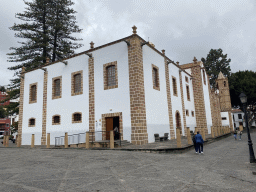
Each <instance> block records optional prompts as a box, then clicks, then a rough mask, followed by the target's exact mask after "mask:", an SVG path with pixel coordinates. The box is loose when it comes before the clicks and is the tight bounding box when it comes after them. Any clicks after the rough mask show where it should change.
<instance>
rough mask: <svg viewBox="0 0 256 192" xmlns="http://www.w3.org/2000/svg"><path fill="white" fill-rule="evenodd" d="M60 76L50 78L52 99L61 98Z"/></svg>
mask: <svg viewBox="0 0 256 192" xmlns="http://www.w3.org/2000/svg"><path fill="white" fill-rule="evenodd" d="M61 92H62V76H59V77H54V78H52V99H59V98H61Z"/></svg>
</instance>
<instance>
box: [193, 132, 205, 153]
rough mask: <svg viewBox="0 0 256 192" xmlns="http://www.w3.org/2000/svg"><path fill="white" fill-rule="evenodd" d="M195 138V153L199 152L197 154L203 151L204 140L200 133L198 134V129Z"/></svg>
mask: <svg viewBox="0 0 256 192" xmlns="http://www.w3.org/2000/svg"><path fill="white" fill-rule="evenodd" d="M195 140H196V153H197V152H199V154H201V153H204V145H203V143H204V140H203V137H202V135H200V133H199V131H198V132H197V134H196V136H195Z"/></svg>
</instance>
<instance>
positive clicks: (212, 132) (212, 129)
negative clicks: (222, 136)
mask: <svg viewBox="0 0 256 192" xmlns="http://www.w3.org/2000/svg"><path fill="white" fill-rule="evenodd" d="M211 137H212V138H214V127H213V126H211Z"/></svg>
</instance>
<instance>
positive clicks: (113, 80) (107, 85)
mask: <svg viewBox="0 0 256 192" xmlns="http://www.w3.org/2000/svg"><path fill="white" fill-rule="evenodd" d="M103 76H104V77H103V79H104V90H108V89H114V88H118V74H117V61H113V62H110V63H106V64H104V65H103Z"/></svg>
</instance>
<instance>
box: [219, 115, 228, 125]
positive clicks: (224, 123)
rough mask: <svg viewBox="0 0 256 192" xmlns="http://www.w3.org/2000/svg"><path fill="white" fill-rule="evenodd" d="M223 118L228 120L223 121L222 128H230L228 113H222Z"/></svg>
mask: <svg viewBox="0 0 256 192" xmlns="http://www.w3.org/2000/svg"><path fill="white" fill-rule="evenodd" d="M220 114H221V118H226V120H223V119H222V120H221V123H222V126H229V115H228V112H220Z"/></svg>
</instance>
